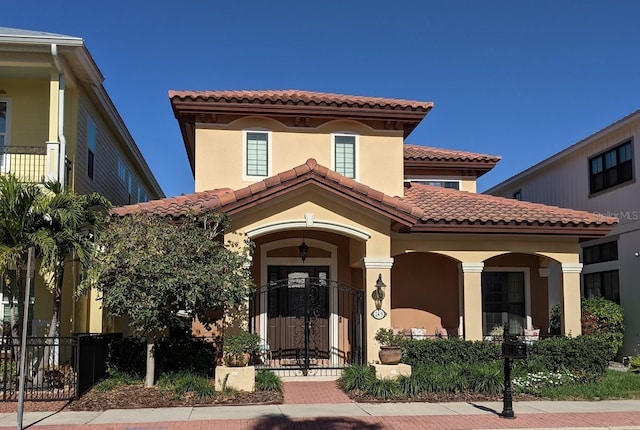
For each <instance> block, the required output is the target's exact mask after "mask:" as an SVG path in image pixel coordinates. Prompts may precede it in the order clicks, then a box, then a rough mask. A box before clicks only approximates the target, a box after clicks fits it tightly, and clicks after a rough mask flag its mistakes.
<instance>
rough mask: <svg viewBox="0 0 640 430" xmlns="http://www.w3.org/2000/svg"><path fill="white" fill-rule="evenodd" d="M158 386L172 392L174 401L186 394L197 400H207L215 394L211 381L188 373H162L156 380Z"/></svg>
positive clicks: (199, 375)
mask: <svg viewBox="0 0 640 430" xmlns="http://www.w3.org/2000/svg"><path fill="white" fill-rule="evenodd" d="M158 386H159V387H161V388H165V389H168V390H170V391H172V392H173V396H174V398H176V399H180V398H182V397H183V396H184V395H185V394H187V393H191V394H193V395H194V396H195V397H196V398H199V399H202V398H209V397H212V396H213V395H214V394H215V390H214V389H213V386H212V385H211V381H209V379H208V378H207V377H206V376H203V375H201V374H197V373H192V372H189V371H184V372H167V373H163V374H162V376H160V378H159V379H158Z"/></svg>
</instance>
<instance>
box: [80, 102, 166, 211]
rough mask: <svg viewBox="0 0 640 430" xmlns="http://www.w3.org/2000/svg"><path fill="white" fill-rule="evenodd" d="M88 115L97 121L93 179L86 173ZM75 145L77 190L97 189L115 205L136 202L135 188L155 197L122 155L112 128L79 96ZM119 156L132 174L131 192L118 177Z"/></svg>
mask: <svg viewBox="0 0 640 430" xmlns="http://www.w3.org/2000/svg"><path fill="white" fill-rule="evenodd" d="M89 118H91V119H93V121H94V122H95V124H96V130H97V132H96V136H97V137H96V150H95V154H94V173H93V179H91V178H90V177H89V176H88V171H87V167H88V166H87V161H88V160H87V157H88V142H87V127H88V123H89ZM77 138H78V145H77V152H76V157H75V162H74V176H75V189H76V191H77V192H79V193H89V192H93V191H95V192H98V193H100V194H102V195H104V196H105V197H106V198H108V199H109V200H110V201H111V203H112V204H113V205H114V206H122V205H126V204H130V203H137V201H138V192H137V190H138V187H141V188H142V190H143V191H144V193H145V194H146V195H147V196H149V199H152V198H154V197H155V196H154V195H153V194H152V193H151V192H150V190H149V188H148V187H147V186H146V185H145V184H144V183H143V182H142V181H141V180H140V174H139V173H138V172H137V170H136V169H135V168H133V166H135V164H134V163H133V162H132V161H131V160H130V159H129V158H128V157H127V156H126V155H124V144H123V143H121V142H120V140H119V139H118V137H116V135H115V133H113V132H112V131H111V129H110V128H109V127H108V125H107V123H106V122H105V120H104V119H103V117H102V116H100V115H99V114H98V112H97V111H96V110H95V109H94V108H93V106H92V105H91V101H90V100H89V99H88V98H87V97H86V96H84V95H83V94H81V95H80V98H79V106H78V133H77ZM118 159H121V160H122V161H123V162H124V163H125V164H126V166H127V168H128V169H129V171H130V172H131V173H132V182H133V183H132V194H131V196H129V192H128V184H127V183H125V182H123V181H122V180H121V179H120V178H119V177H118Z"/></svg>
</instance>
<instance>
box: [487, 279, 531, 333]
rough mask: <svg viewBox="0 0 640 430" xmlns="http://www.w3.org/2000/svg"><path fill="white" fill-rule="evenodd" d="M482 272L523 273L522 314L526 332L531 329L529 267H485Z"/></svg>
mask: <svg viewBox="0 0 640 430" xmlns="http://www.w3.org/2000/svg"><path fill="white" fill-rule="evenodd" d="M483 271H484V272H523V273H524V313H525V324H526V326H527V327H526V328H527V330H532V329H533V317H532V315H531V269H530V268H529V267H487V266H484V269H483ZM482 326H483V327H484V326H485V321H484V312H483V313H482Z"/></svg>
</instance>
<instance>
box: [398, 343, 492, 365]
mask: <svg viewBox="0 0 640 430" xmlns="http://www.w3.org/2000/svg"><path fill="white" fill-rule="evenodd" d="M500 358H501V352H500V345H497V344H494V343H491V342H481V341H467V340H462V339H458V338H452V339H430V340H408V341H405V342H404V343H403V345H402V362H403V363H406V364H409V365H411V366H412V367H416V366H421V365H423V366H432V365H436V364H449V363H458V364H462V363H465V364H474V363H484V362H487V361H492V360H499V359H500Z"/></svg>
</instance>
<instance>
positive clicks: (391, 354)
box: [374, 328, 404, 364]
mask: <svg viewBox="0 0 640 430" xmlns="http://www.w3.org/2000/svg"><path fill="white" fill-rule="evenodd" d="M374 339H375V340H376V341H378V343H379V344H380V351H378V357H379V358H380V363H382V364H398V363H400V359H401V358H402V348H401V347H402V342H403V341H404V336H403V335H402V334H396V333H394V331H393V329H390V328H380V329H378V331H377V332H376V336H375V337H374Z"/></svg>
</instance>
